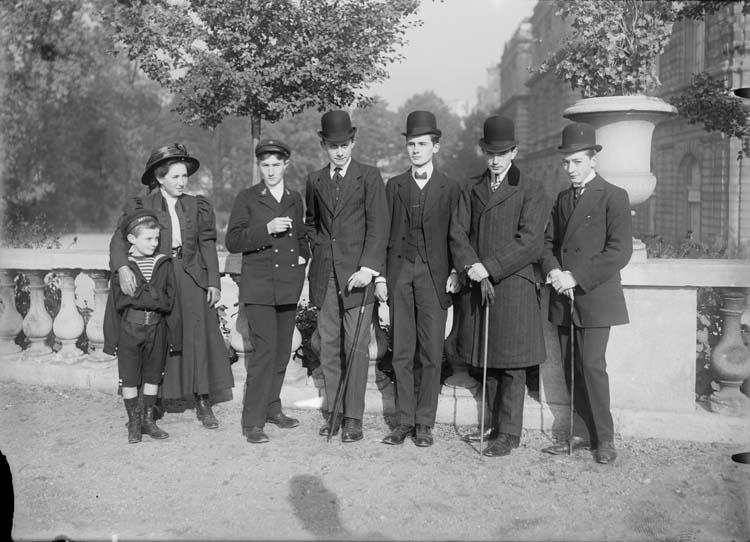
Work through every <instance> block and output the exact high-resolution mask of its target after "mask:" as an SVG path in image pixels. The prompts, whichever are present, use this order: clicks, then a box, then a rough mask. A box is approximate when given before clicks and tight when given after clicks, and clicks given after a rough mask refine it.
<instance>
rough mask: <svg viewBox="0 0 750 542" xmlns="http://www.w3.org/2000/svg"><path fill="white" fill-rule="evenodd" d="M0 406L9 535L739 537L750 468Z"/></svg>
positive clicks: (305, 421)
mask: <svg viewBox="0 0 750 542" xmlns="http://www.w3.org/2000/svg"><path fill="white" fill-rule="evenodd" d="M0 405H1V406H2V408H0V449H1V450H2V452H3V454H5V456H6V457H7V458H8V462H9V464H10V467H11V471H12V474H13V485H14V490H15V518H14V528H13V538H14V539H15V540H53V539H54V538H55V537H61V536H65V537H69V538H70V539H72V540H76V541H83V540H131V539H138V540H146V539H149V540H177V539H181V540H250V539H254V540H271V539H285V540H289V539H293V540H314V539H323V540H332V539H340V540H446V539H450V540H566V541H568V540H605V539H606V540H658V541H688V540H700V541H704V540H726V541H730V540H736V541H747V540H750V465H744V464H738V463H734V462H733V461H732V460H731V458H730V456H731V454H732V453H735V452H738V451H742V450H737V449H736V448H733V447H732V446H729V445H719V444H715V445H712V444H701V443H692V442H675V441H667V440H654V439H630V438H629V439H621V440H617V441H616V444H617V446H618V448H619V451H620V457H619V458H618V460H617V461H616V462H615V463H614V464H612V465H599V464H597V463H596V462H594V460H593V458H592V456H591V454H590V453H589V452H586V451H580V452H577V453H576V454H575V455H574V456H573V457H571V458H569V457H554V456H549V455H546V454H543V453H540V452H539V450H540V449H541V448H542V447H544V446H545V445H547V444H548V443H549V442H550V440H549V438H548V437H547V436H546V435H544V434H542V433H540V432H536V431H530V432H528V434H526V435H524V437H523V439H522V442H521V447H520V448H519V449H518V450H515V452H514V453H513V454H512V455H511V456H510V457H506V458H486V459H484V460H483V461H480V460H479V458H478V455H477V454H476V453H475V452H474V451H473V450H472V448H471V447H470V446H469V445H468V444H465V443H463V442H461V441H460V440H459V439H458V436H457V434H456V430H455V428H453V427H451V426H438V427H437V428H436V430H435V435H436V444H435V445H434V446H433V447H431V448H417V447H415V446H414V445H413V444H412V443H411V442H407V443H405V444H404V445H403V446H398V447H391V446H386V445H384V444H381V443H380V442H379V441H380V439H381V438H382V437H383V436H384V435H385V434H386V432H387V426H386V424H385V421H384V420H383V419H382V418H379V417H374V416H373V417H368V418H366V419H365V421H364V427H365V438H364V440H362V441H360V442H358V443H353V444H342V443H341V441H340V440H337V439H334V440H332V441H331V443H326V441H325V439H324V438H321V437H319V436H318V435H317V431H318V427H319V426H320V425H321V418H320V415H319V413H317V412H313V411H288V414H292V415H294V416H296V417H298V418H299V419H300V420H301V425H300V427H298V428H296V429H292V430H281V429H278V428H276V427H275V426H267V429H268V431H267V432H268V434H269V436H270V438H271V442H270V443H268V444H263V445H251V444H248V443H246V442H245V440H244V438H243V437H242V436H241V434H240V429H239V415H240V412H239V408H238V406H237V405H236V404H234V405H233V404H232V403H223V404H221V405H218V406H217V407H215V411H216V414H217V416H218V417H219V419H220V421H222V425H221V427H220V428H219V429H218V430H215V431H209V430H206V429H204V428H203V427H202V426H201V425H200V424H199V423H198V422H197V420H196V419H195V415H194V412H193V411H192V410H189V411H185V412H183V413H179V414H176V413H170V414H167V416H166V417H165V418H164V419H163V420H161V421H160V422H159V425H160V426H161V427H162V428H163V429H165V430H166V431H168V432H169V433H170V438H169V439H167V440H164V441H155V440H152V439H150V438H149V437H144V441H143V442H142V443H140V444H135V445H132V444H131V445H129V444H127V434H126V429H125V426H124V423H125V420H126V416H125V410H124V408H123V406H122V403H121V401H120V400H119V399H118V398H117V397H115V396H112V395H105V394H99V393H96V392H90V391H84V390H69V389H53V388H46V387H36V386H25V385H20V384H14V383H7V382H5V383H0ZM468 429H469V428H459V430H460V431H461V432H464V431H466V430H468Z"/></svg>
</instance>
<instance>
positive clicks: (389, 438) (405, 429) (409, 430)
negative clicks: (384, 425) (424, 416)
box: [383, 424, 414, 444]
mask: <svg viewBox="0 0 750 542" xmlns="http://www.w3.org/2000/svg"><path fill="white" fill-rule="evenodd" d="M412 434H414V426H413V425H406V424H399V425H397V426H396V427H394V428H393V431H391V432H390V433H388V435H386V437H385V438H384V439H383V443H384V444H403V442H404V440H405V439H406V437H408V436H411V435H412Z"/></svg>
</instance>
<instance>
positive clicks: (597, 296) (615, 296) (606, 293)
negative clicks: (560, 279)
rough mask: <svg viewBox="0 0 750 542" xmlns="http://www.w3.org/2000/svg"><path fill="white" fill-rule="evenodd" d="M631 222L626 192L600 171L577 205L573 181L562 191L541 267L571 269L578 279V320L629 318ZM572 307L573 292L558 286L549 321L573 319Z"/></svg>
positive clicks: (604, 322) (586, 323) (585, 323)
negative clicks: (624, 281) (625, 281)
mask: <svg viewBox="0 0 750 542" xmlns="http://www.w3.org/2000/svg"><path fill="white" fill-rule="evenodd" d="M571 211H572V212H571ZM631 222H632V221H631V216H630V203H629V200H628V194H627V192H625V190H623V189H622V188H619V187H617V186H615V185H613V184H610V183H608V182H607V181H605V180H604V179H603V178H602V177H600V176H599V175H597V176H596V177H594V178H593V179H592V180H591V181H590V182H589V183H588V184H587V185H586V190H584V192H583V195H581V198H580V200H579V201H578V205H576V207H575V209H574V210H573V188H572V186H571V187H569V188H567V189H565V190H563V191H562V192H560V193H559V194H558V196H557V200H556V201H555V204H554V206H553V207H552V214H551V217H550V221H549V224H548V226H547V231H546V233H545V250H544V257H543V259H542V272H543V273H544V274H545V275H546V274H547V273H549V272H550V271H551V270H552V269H555V268H558V269H562V270H563V271H566V270H567V271H570V272H571V273H572V274H573V277H575V279H576V281H578V286H576V288H575V291H574V293H575V311H574V313H573V320H574V322H575V324H576V325H577V326H580V327H608V326H614V325H618V324H627V323H628V311H627V308H626V306H625V297H624V295H623V292H622V285H621V284H620V270H621V269H622V268H623V267H625V266H626V265H627V263H628V261H629V260H630V256H631V255H632V253H633V233H632V223H631ZM569 310H570V305H569V304H568V298H567V297H565V296H563V295H560V294H558V293H557V292H555V291H554V290H553V291H552V292H551V293H550V306H549V320H550V322H552V323H553V324H557V325H569Z"/></svg>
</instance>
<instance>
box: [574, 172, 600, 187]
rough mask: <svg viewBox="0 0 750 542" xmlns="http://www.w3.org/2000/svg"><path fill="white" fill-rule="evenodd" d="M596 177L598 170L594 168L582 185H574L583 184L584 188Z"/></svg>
mask: <svg viewBox="0 0 750 542" xmlns="http://www.w3.org/2000/svg"><path fill="white" fill-rule="evenodd" d="M594 177H596V171H594V170H593V169H592V170H591V171H590V172H589V174H588V175H587V176H586V178H585V179H584V180H583V181H582V182H581V184H580V185H577V184H576V183H573V186H581V187H582V188H586V185H587V184H589V183H590V182H591V181H593V180H594Z"/></svg>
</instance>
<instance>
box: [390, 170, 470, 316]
mask: <svg viewBox="0 0 750 542" xmlns="http://www.w3.org/2000/svg"><path fill="white" fill-rule="evenodd" d="M413 182H414V181H413V179H412V174H411V169H410V170H408V171H407V172H406V173H402V174H401V175H398V176H396V177H394V178H392V179H391V180H389V181H388V184H387V185H386V196H387V198H388V205H389V208H390V213H391V232H390V237H389V238H388V247H387V253H388V258H387V260H386V270H385V276H386V280H387V281H388V291H391V292H392V291H393V290H394V289H395V287H396V279H397V278H398V276H399V272H400V271H401V267H402V266H403V265H404V260H405V257H406V253H407V251H408V236H409V191H410V183H413ZM460 196H461V186H460V185H459V184H458V183H457V182H455V181H453V180H452V179H449V178H448V177H446V176H445V175H443V174H442V173H440V172H439V171H437V170H434V171H433V173H432V177H431V178H430V185H429V189H428V191H427V197H426V198H425V204H424V209H423V211H422V229H423V231H424V240H425V248H426V251H425V252H426V255H427V266H428V268H429V269H430V277H431V278H432V285H433V286H434V287H435V294H436V296H437V299H438V300H439V301H440V306H441V307H442V308H444V309H447V308H448V307H450V306H451V295H450V294H448V293H446V292H445V283H446V282H447V281H448V275H450V272H451V268H452V267H453V260H452V258H451V255H450V251H449V250H448V242H447V240H448V234H449V229H450V223H451V215H452V214H453V209H455V208H456V205H458V200H459V198H460Z"/></svg>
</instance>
